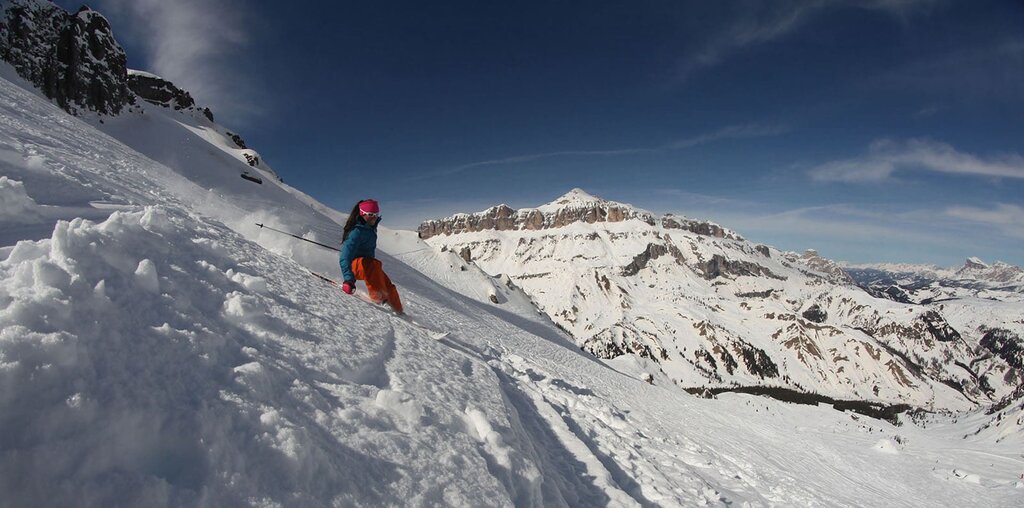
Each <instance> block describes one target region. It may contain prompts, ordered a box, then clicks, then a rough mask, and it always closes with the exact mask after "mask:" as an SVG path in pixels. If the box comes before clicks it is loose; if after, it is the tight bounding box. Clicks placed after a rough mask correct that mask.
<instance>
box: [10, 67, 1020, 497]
mask: <svg viewBox="0 0 1024 508" xmlns="http://www.w3.org/2000/svg"><path fill="white" fill-rule="evenodd" d="M2 74H3V79H0V219H2V227H0V240H2V242H0V245H2V246H3V247H2V248H0V327H2V328H0V505H3V506H114V505H120V506H163V505H174V506H180V505H187V506H191V505H197V506H217V507H222V506H332V505H333V506H439V505H444V506H655V505H657V506H700V505H733V506H794V505H795V506H938V505H942V506H1019V505H1020V503H1021V500H1022V499H1024V480H1022V479H1021V475H1022V473H1024V456H1022V453H1024V446H1022V444H1024V443H1022V440H1021V436H1020V435H1019V433H1011V434H1005V435H1004V434H1000V432H1001V430H1000V429H1002V427H999V426H998V425H996V426H990V427H988V428H986V429H984V430H982V431H980V432H976V431H978V429H979V427H980V426H981V425H983V424H984V423H987V422H989V420H990V418H986V415H984V414H981V413H978V414H973V415H970V414H969V415H959V416H948V417H944V416H939V415H935V416H931V417H929V418H928V421H927V425H926V426H925V427H922V426H919V425H915V424H913V423H911V422H910V421H905V422H904V423H903V424H902V425H900V426H894V425H893V424H890V423H888V422H884V421H879V420H874V419H870V418H867V417H863V416H858V415H855V414H851V413H842V412H838V411H835V410H833V409H832V408H830V407H824V406H821V407H813V406H801V405H791V404H785V403H781V402H777V401H773V400H770V399H766V398H759V397H753V396H747V395H735V394H723V395H720V396H719V397H718V398H717V399H700V398H697V397H694V396H691V395H688V394H686V393H685V392H683V391H682V390H680V389H678V388H677V387H674V386H669V385H664V386H663V385H660V384H658V383H657V382H656V383H655V384H654V385H649V384H647V383H645V382H644V381H642V380H641V379H639V377H640V376H639V375H637V372H639V369H637V368H635V366H634V365H632V364H631V360H629V359H627V358H625V357H623V358H619V359H616V360H614V361H611V362H609V363H602V362H601V361H598V360H596V359H594V358H593V357H590V356H588V355H587V354H585V353H583V352H581V351H579V350H578V349H576V347H575V346H573V345H572V343H571V341H570V340H569V339H568V338H567V337H566V336H564V335H563V334H562V333H561V332H560V331H559V330H557V329H556V328H555V327H554V326H552V325H551V324H549V323H548V322H547V321H546V320H545V319H543V318H541V317H539V316H538V315H537V313H536V311H535V310H533V309H532V308H531V307H530V304H529V300H528V299H527V298H526V297H525V296H523V295H522V294H520V293H517V292H516V291H514V290H512V289H508V288H507V287H505V286H503V285H502V284H501V283H500V281H497V280H492V279H490V278H489V277H487V276H486V275H485V274H483V273H482V272H479V271H478V270H474V269H473V268H472V267H469V268H467V269H466V270H463V269H462V268H463V267H462V266H461V265H460V260H458V258H457V257H454V255H453V254H452V253H440V252H437V251H435V250H433V249H431V248H429V247H427V246H426V245H425V244H423V243H422V242H420V241H419V240H418V239H417V238H416V234H415V233H412V232H401V231H385V230H383V229H382V231H381V244H380V249H379V250H378V252H380V253H381V259H382V260H383V262H384V266H385V268H386V270H387V271H388V273H389V275H391V277H392V279H393V280H394V281H395V283H396V284H397V285H398V286H399V288H400V291H401V292H402V297H403V300H404V302H405V304H406V309H407V312H408V313H409V315H410V316H412V317H414V318H415V319H416V320H417V321H418V322H420V323H422V324H423V325H424V326H427V327H429V328H430V329H434V330H442V331H444V332H447V333H448V335H447V336H445V337H443V338H442V339H441V340H435V339H434V338H432V337H431V336H430V333H429V331H428V330H427V329H424V328H423V327H420V326H417V325H415V324H410V323H409V322H407V321H405V320H403V319H402V318H400V317H397V316H393V315H389V314H388V313H386V312H381V311H380V309H374V308H372V307H371V306H370V304H368V303H366V302H364V301H362V300H360V299H358V298H352V297H349V296H347V295H344V294H342V293H341V292H340V291H338V290H337V289H336V288H334V287H332V286H331V285H330V284H325V283H324V282H323V281H321V280H318V279H317V278H315V277H312V276H310V273H309V272H310V270H314V271H317V272H320V273H325V274H332V275H335V276H336V274H337V258H336V255H335V254H334V253H332V252H329V251H326V250H325V249H321V248H319V247H316V246H313V245H310V244H305V243H304V242H298V241H296V240H294V239H291V238H287V237H284V236H283V235H276V234H274V233H272V232H268V231H265V230H263V231H261V230H260V228H258V227H256V226H255V223H256V222H261V223H266V224H268V225H272V226H274V227H277V228H279V229H282V230H288V231H296V232H298V233H299V234H302V235H306V236H307V237H308V238H310V239H315V240H317V241H321V242H325V243H329V242H332V241H336V240H337V239H336V238H335V237H332V236H331V235H334V234H337V233H338V232H340V226H339V225H338V221H339V220H340V219H343V218H344V216H343V215H342V214H339V213H337V212H332V211H329V210H325V207H323V206H322V205H319V204H318V203H315V202H313V201H312V200H311V199H310V198H308V197H306V196H305V195H303V194H302V193H301V192H299V191H297V190H294V189H291V188H289V187H287V186H285V185H283V184H281V183H280V182H278V181H276V180H275V179H274V178H272V177H269V178H264V184H263V185H255V184H253V183H250V182H247V181H245V180H242V179H240V178H239V177H238V174H239V172H240V171H241V170H242V169H244V164H243V163H242V162H240V161H239V160H238V159H237V158H236V157H234V156H233V155H231V154H230V153H229V152H228V151H226V150H227V149H219V148H218V147H217V146H215V145H212V144H211V143H210V142H209V141H208V140H206V139H204V138H203V137H202V136H199V135H197V134H196V132H197V130H196V129H197V127H196V126H198V127H199V128H200V129H199V130H200V131H202V132H208V133H212V132H214V131H216V126H215V125H213V124H211V125H205V126H204V125H201V123H202V122H200V121H198V120H195V119H188V118H185V117H183V116H182V117H178V116H176V115H177V114H175V113H172V112H169V111H160V110H159V108H157V107H149V106H145V105H144V106H143V107H144V108H145V113H144V114H135V115H134V116H132V115H122V116H121V117H119V118H114V119H111V118H109V117H106V118H103V120H104V122H103V123H102V124H100V123H99V120H100V118H97V117H94V118H88V117H87V118H84V119H83V118H74V117H71V116H69V115H67V114H66V113H64V112H63V111H61V110H59V109H58V108H57V107H55V106H53V105H52V104H50V103H49V102H48V101H46V100H45V99H43V98H41V97H40V96H39V95H38V94H37V93H34V92H32V91H30V90H28V89H27V88H28V86H27V85H25V84H24V83H22V82H20V80H18V79H17V78H16V77H13V73H12V71H11V70H10V68H9V67H7V66H6V65H4V66H3V68H2ZM190 122H192V123H191V124H190ZM100 129H105V130H107V131H108V132H111V133H113V134H115V135H117V134H118V133H121V134H123V133H125V132H130V133H131V138H130V139H129V141H131V143H130V144H132V145H133V148H129V146H127V145H125V144H122V143H121V142H119V141H116V140H115V139H114V138H112V137H110V136H108V135H106V134H104V133H102V132H101V130H100ZM175 129H177V130H175ZM172 135H173V139H175V140H177V141H176V142H177V145H176V149H175V150H174V152H175V154H176V155H175V157H176V158H175V159H174V160H171V159H169V158H166V159H162V160H161V161H160V162H157V161H156V160H154V159H153V158H150V157H154V158H157V159H158V160H160V159H159V158H160V157H161V153H155V152H152V151H154V150H156V151H158V150H157V147H160V146H163V145H162V144H161V141H160V140H162V139H168V138H167V136H172ZM211 135H212V134H211ZM136 150H139V151H136ZM147 151H150V152H151V153H148V154H145V153H146V152H147ZM147 155H149V156H150V157H147ZM166 155H167V153H163V156H166ZM240 164H241V165H242V166H240ZM264 176H267V175H264ZM384 206H385V208H386V206H387V204H386V203H384ZM385 215H386V214H385ZM384 224H385V226H386V219H385V223H384ZM502 291H505V292H504V293H501V292H502ZM499 293H500V294H499ZM492 295H493V296H495V299H496V300H498V301H500V302H502V303H501V304H500V305H499V304H492V303H490V301H489V297H490V296H492ZM1016 417H1018V418H1019V415H1017V416H1016ZM964 436H967V437H966V438H965V437H964Z"/></svg>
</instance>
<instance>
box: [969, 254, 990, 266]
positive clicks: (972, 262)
mask: <svg viewBox="0 0 1024 508" xmlns="http://www.w3.org/2000/svg"><path fill="white" fill-rule="evenodd" d="M984 268H988V265H987V264H985V262H984V261H982V260H981V258H977V257H975V256H971V257H969V258H967V261H966V262H965V263H964V269H984Z"/></svg>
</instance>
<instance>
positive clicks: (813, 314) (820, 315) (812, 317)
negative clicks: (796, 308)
mask: <svg viewBox="0 0 1024 508" xmlns="http://www.w3.org/2000/svg"><path fill="white" fill-rule="evenodd" d="M801 315H802V316H803V317H804V319H806V320H808V321H810V322H812V323H824V322H825V320H826V319H828V312H825V309H823V308H821V306H820V305H818V304H813V305H811V306H810V307H808V308H807V310H805V311H804V312H803V313H802V314H801Z"/></svg>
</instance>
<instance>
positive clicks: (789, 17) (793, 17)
mask: <svg viewBox="0 0 1024 508" xmlns="http://www.w3.org/2000/svg"><path fill="white" fill-rule="evenodd" d="M935 3H936V0H783V1H775V2H767V3H763V2H736V3H730V4H728V5H731V6H733V7H735V15H734V16H733V18H732V19H731V20H729V21H728V22H726V23H725V24H724V28H723V29H722V30H720V31H717V32H714V33H712V34H710V35H709V36H707V37H706V39H705V41H704V42H703V44H702V45H700V46H699V48H700V49H698V50H697V51H696V52H694V53H693V54H691V55H687V56H685V57H684V58H683V59H682V60H681V62H680V64H679V69H678V77H679V79H680V80H686V79H688V78H689V77H690V76H691V75H692V74H693V73H694V72H696V71H698V70H700V69H703V68H707V67H712V66H714V65H717V64H719V63H721V62H723V61H725V60H726V59H728V58H729V57H731V56H733V55H735V54H737V53H739V52H741V51H742V50H743V49H745V48H747V47H750V46H756V45H760V44H766V43H769V42H772V41H775V40H778V39H782V38H783V37H785V36H787V35H789V34H790V33H793V32H795V31H796V30H797V29H799V28H800V27H802V26H804V25H805V24H807V23H808V22H810V21H811V20H812V19H814V17H815V16H817V15H819V14H820V13H822V12H825V11H826V10H828V9H836V8H843V7H854V8H861V9H868V10H874V11H881V12H884V13H888V14H890V15H893V16H896V17H899V18H903V19H905V18H906V17H907V16H909V14H910V13H911V12H914V11H916V10H918V9H919V8H921V7H924V6H930V5H933V4H935Z"/></svg>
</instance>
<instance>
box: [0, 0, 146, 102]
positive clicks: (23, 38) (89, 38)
mask: <svg viewBox="0 0 1024 508" xmlns="http://www.w3.org/2000/svg"><path fill="white" fill-rule="evenodd" d="M0 17H2V20H0V58H3V60H5V61H7V62H8V63H10V64H11V65H12V66H13V67H14V69H15V70H16V71H17V73H18V75H19V76H21V77H22V78H24V79H26V80H28V81H30V82H31V83H32V84H34V85H35V86H37V87H38V88H39V89H40V90H41V91H42V92H43V94H44V95H46V97H48V98H50V99H52V100H53V101H55V102H56V103H57V105H58V106H60V107H61V108H62V109H64V110H65V111H67V112H69V113H72V114H77V113H78V112H80V111H83V110H87V111H95V112H97V113H102V114H108V115H115V114H118V113H120V112H121V111H122V110H123V109H124V108H125V107H126V106H128V105H129V104H134V103H135V94H133V93H132V91H131V90H130V89H129V87H128V68H127V58H126V57H125V53H124V50H123V49H122V48H121V46H120V44H118V43H117V40H115V39H114V34H113V32H112V31H111V29H110V24H109V23H108V22H107V20H106V18H104V17H103V16H102V15H100V14H99V13H97V12H96V11H93V10H92V9H89V8H88V7H82V8H81V9H79V10H78V12H76V13H75V14H71V13H68V12H67V11H65V10H64V9H61V8H60V7H58V6H56V5H54V4H53V3H50V2H46V1H43V0H9V1H7V2H6V3H5V5H4V7H3V10H2V12H0Z"/></svg>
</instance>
